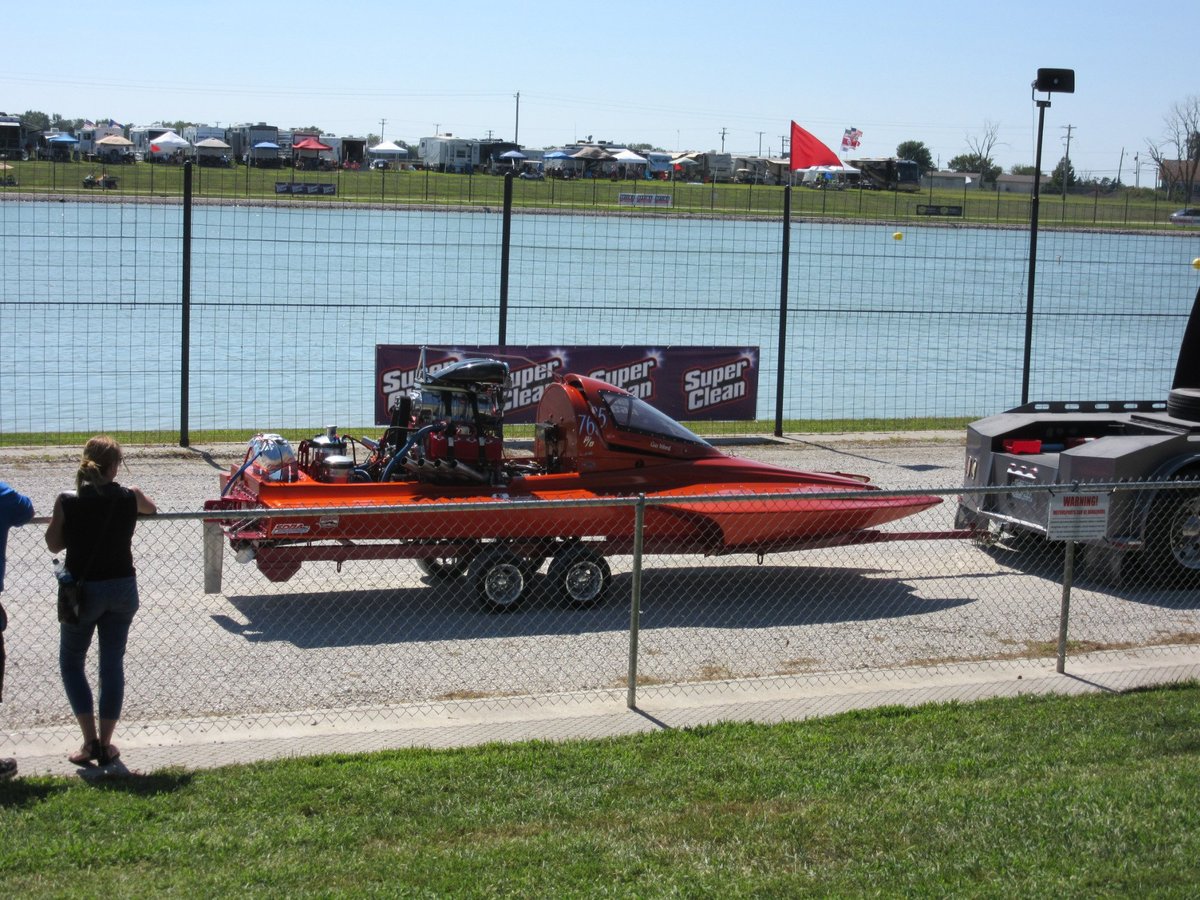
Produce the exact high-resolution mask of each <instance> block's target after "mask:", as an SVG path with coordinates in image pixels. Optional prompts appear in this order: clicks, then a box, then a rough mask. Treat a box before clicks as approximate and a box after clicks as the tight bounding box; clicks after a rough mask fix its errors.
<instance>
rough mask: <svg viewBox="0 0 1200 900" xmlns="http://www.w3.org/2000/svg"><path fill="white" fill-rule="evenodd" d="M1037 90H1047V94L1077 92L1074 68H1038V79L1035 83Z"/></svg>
mask: <svg viewBox="0 0 1200 900" xmlns="http://www.w3.org/2000/svg"><path fill="white" fill-rule="evenodd" d="M1033 89H1034V90H1035V91H1045V92H1046V93H1047V94H1073V93H1075V70H1074V69H1038V73H1037V81H1035V82H1034V83H1033Z"/></svg>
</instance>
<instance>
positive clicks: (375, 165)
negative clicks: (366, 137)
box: [371, 159, 392, 171]
mask: <svg viewBox="0 0 1200 900" xmlns="http://www.w3.org/2000/svg"><path fill="white" fill-rule="evenodd" d="M391 167H392V164H391V163H389V162H388V161H387V160H386V159H373V160H371V168H372V169H379V170H381V171H382V170H384V169H390V168H391Z"/></svg>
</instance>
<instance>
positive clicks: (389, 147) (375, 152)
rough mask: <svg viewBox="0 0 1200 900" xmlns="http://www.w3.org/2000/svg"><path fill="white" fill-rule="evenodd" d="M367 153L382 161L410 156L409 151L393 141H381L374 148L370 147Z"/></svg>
mask: <svg viewBox="0 0 1200 900" xmlns="http://www.w3.org/2000/svg"><path fill="white" fill-rule="evenodd" d="M367 153H369V154H371V156H377V157H379V158H380V159H397V158H399V157H401V156H408V151H407V150H405V149H404V148H403V147H401V146H400V145H399V144H397V143H394V142H392V141H380V142H379V143H378V144H376V145H375V146H374V147H368V148H367Z"/></svg>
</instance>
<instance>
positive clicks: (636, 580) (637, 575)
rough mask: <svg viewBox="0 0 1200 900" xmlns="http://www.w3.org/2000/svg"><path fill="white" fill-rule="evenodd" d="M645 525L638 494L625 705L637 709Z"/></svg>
mask: <svg viewBox="0 0 1200 900" xmlns="http://www.w3.org/2000/svg"><path fill="white" fill-rule="evenodd" d="M645 525H646V495H645V494H638V498H637V504H636V505H635V506H634V508H633V579H632V587H631V589H630V594H631V598H630V601H629V677H628V680H627V686H626V692H625V705H626V706H627V707H628V708H629V709H637V669H638V633H639V630H640V628H641V619H642V542H643V531H644V530H645Z"/></svg>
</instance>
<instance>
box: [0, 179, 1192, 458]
mask: <svg viewBox="0 0 1200 900" xmlns="http://www.w3.org/2000/svg"><path fill="white" fill-rule="evenodd" d="M28 165H38V166H50V165H51V164H50V163H36V164H33V163H31V164H28ZM126 168H128V169H129V173H130V175H133V174H134V173H136V177H137V178H143V177H148V176H153V177H156V178H158V179H159V181H156V182H155V186H154V188H153V190H152V191H148V192H147V193H139V194H135V195H122V196H120V197H119V198H117V197H115V196H114V195H113V194H112V193H108V194H104V192H103V189H100V190H99V191H98V190H97V189H84V188H82V187H81V188H79V189H78V191H79V192H78V193H70V192H67V193H62V192H59V193H53V194H39V193H20V192H18V193H14V194H0V235H2V237H3V240H2V241H0V283H3V284H4V286H5V292H4V296H3V299H2V300H0V333H3V334H4V335H5V338H6V341H7V342H8V345H9V346H10V347H12V348H15V349H14V350H13V352H10V353H7V354H5V356H4V358H3V359H2V360H0V445H7V446H23V445H28V444H44V443H46V442H47V441H48V440H53V439H54V438H55V437H56V436H59V437H61V438H62V439H63V440H65V441H69V442H75V441H76V440H77V439H78V438H80V437H86V436H87V435H89V434H93V433H97V432H102V431H103V432H113V433H117V434H119V435H120V436H121V437H122V439H124V440H125V442H126V443H133V442H147V441H148V442H173V443H187V441H186V440H183V439H182V438H183V437H184V436H187V437H189V438H190V439H192V440H204V439H206V436H208V437H212V439H214V440H222V439H228V438H231V437H238V438H240V437H241V436H242V435H243V434H251V433H254V432H255V431H260V430H266V431H276V432H280V433H284V434H285V435H289V436H298V435H304V434H307V433H311V432H312V431H314V430H316V429H319V428H320V427H322V426H324V425H325V424H328V423H330V422H336V423H338V424H339V425H340V426H342V427H344V428H349V429H362V428H364V427H369V426H372V425H374V424H378V423H376V422H375V415H374V410H373V399H374V389H375V381H376V378H377V373H376V371H375V369H374V366H373V363H374V360H375V349H376V347H377V346H378V345H381V344H384V345H386V344H413V345H421V344H426V345H429V346H433V347H443V348H453V347H457V346H460V345H463V344H490V343H492V342H495V341H497V339H498V338H497V336H498V334H499V333H500V332H501V331H503V333H504V334H505V336H506V337H505V343H506V345H508V346H510V347H511V348H512V352H513V353H514V354H517V355H519V354H520V348H521V347H524V346H526V345H545V346H550V347H565V348H570V347H572V346H594V345H630V344H636V345H639V346H646V347H650V348H655V347H663V348H668V347H672V346H674V347H679V346H699V347H709V346H713V345H734V346H739V347H747V348H755V347H756V348H758V351H757V352H758V363H759V377H758V391H757V410H756V414H755V418H754V420H753V421H747V420H738V421H725V420H722V419H721V418H720V416H719V411H718V414H717V415H718V417H717V418H716V419H713V420H709V421H703V422H700V423H697V430H700V431H702V432H704V433H706V434H714V435H715V434H745V433H746V432H747V431H758V432H762V431H770V430H772V426H775V425H776V424H777V423H778V426H779V428H778V429H777V430H782V431H788V432H791V431H801V430H818V429H815V428H813V427H812V424H813V423H828V424H829V425H831V426H832V425H835V424H836V423H838V422H840V421H845V420H854V421H857V422H861V421H863V420H867V421H869V422H871V423H873V425H874V426H875V427H877V428H892V427H905V428H912V427H939V426H940V425H943V424H945V425H949V424H953V423H954V421H955V420H959V421H961V420H962V419H964V418H975V417H978V416H980V415H985V414H990V413H993V412H996V411H998V410H1002V409H1007V408H1010V407H1012V406H1015V405H1017V403H1018V402H1019V401H1020V400H1021V399H1022V375H1023V368H1024V350H1025V345H1024V334H1025V327H1026V323H1027V298H1026V284H1027V270H1028V251H1029V247H1028V226H1027V223H1026V224H1024V225H1022V224H1021V221H1020V217H1017V218H1018V221H1016V222H1013V223H1009V224H1007V225H1003V226H1002V227H997V226H996V224H995V223H989V224H987V225H986V226H985V225H982V224H980V223H978V222H977V223H974V224H973V225H972V226H971V227H962V226H961V223H953V224H948V223H945V222H942V223H940V224H933V223H930V222H929V221H928V219H927V217H914V218H904V217H903V216H893V214H892V212H891V211H890V210H885V209H880V208H874V207H872V208H871V209H865V208H864V210H863V214H862V218H856V219H855V220H854V221H840V222H839V221H831V220H828V219H825V218H817V217H810V216H809V215H808V214H809V213H810V212H812V211H813V210H812V198H813V197H814V196H815V195H817V194H820V195H822V196H823V195H824V194H826V193H829V194H831V196H832V195H835V194H837V192H815V191H808V190H807V189H804V188H797V189H796V190H795V191H794V192H793V195H792V196H793V197H794V199H795V207H794V209H793V216H792V220H793V224H792V226H791V229H790V241H789V250H788V254H787V262H788V271H789V273H790V275H789V277H788V279H787V280H786V282H785V281H784V279H783V278H782V272H783V268H784V265H783V264H784V252H783V246H782V235H783V232H784V227H783V224H784V223H783V220H782V210H781V209H775V210H773V211H772V212H771V214H770V217H759V216H751V215H742V214H740V213H737V214H735V213H734V212H728V213H726V214H721V215H717V214H715V213H714V212H713V211H712V210H708V211H704V210H702V209H700V208H699V207H693V206H692V205H686V206H685V205H684V203H683V199H682V194H677V196H676V199H678V200H680V203H679V205H677V206H675V207H673V208H672V210H671V211H669V212H667V213H665V214H646V213H642V212H638V211H634V210H625V209H620V208H613V207H596V208H592V207H591V206H586V205H584V206H576V205H566V206H564V205H560V204H559V203H558V200H557V199H556V200H554V202H553V203H552V202H551V199H552V198H550V197H549V196H546V192H547V191H552V190H558V189H561V186H558V187H557V188H556V187H555V186H554V185H552V184H543V183H541V182H523V181H518V182H516V183H515V184H513V185H512V187H513V193H514V206H513V207H512V215H511V221H510V224H511V229H510V230H511V234H510V235H508V236H507V242H506V229H505V228H504V223H505V222H506V221H509V219H508V218H507V217H506V216H505V215H504V213H503V207H502V205H501V204H502V198H501V196H500V194H499V193H495V191H498V190H499V188H500V186H502V183H503V181H504V179H500V178H495V177H492V176H479V177H470V178H468V177H464V176H448V175H436V174H433V173H403V175H404V177H405V178H412V179H416V180H417V181H420V180H422V179H424V178H426V177H428V178H429V179H430V184H431V185H433V184H444V183H446V184H453V185H457V186H458V190H459V193H456V194H454V196H453V197H450V196H447V197H445V198H443V200H444V202H442V201H439V202H437V203H433V202H430V203H425V202H423V201H422V202H417V198H412V197H408V196H407V195H406V197H405V198H404V200H403V202H401V201H400V200H396V201H395V202H392V200H391V199H390V196H391V195H390V194H389V195H388V196H389V201H388V202H387V203H382V204H369V205H368V204H365V203H363V204H355V203H353V202H343V201H344V198H341V199H339V200H338V202H337V203H327V202H323V198H321V197H319V196H313V197H304V198H295V199H294V200H290V201H287V202H279V203H276V202H273V201H266V200H262V199H259V200H256V201H255V202H253V203H246V202H238V200H237V198H236V197H223V198H222V197H219V196H215V195H213V194H212V193H208V192H207V191H208V189H209V188H210V187H211V184H210V183H209V182H208V181H206V180H205V179H210V178H211V177H213V171H214V170H205V169H202V168H198V169H197V170H196V176H197V177H196V192H195V200H196V205H195V207H194V209H193V210H192V214H191V219H190V222H191V235H190V238H191V239H190V242H189V241H185V239H184V237H185V236H184V215H183V213H182V211H181V204H180V185H179V175H180V172H179V168H180V167H172V166H160V165H155V166H149V165H138V166H133V167H126ZM164 171H170V172H172V174H173V176H175V178H174V180H173V181H171V182H170V183H169V184H167V185H166V187H165V188H164V186H163V184H162V183H160V182H161V179H162V178H163V177H165V176H164ZM234 174H236V175H238V176H243V177H268V176H265V175H262V173H259V172H257V171H255V172H253V173H250V172H247V173H245V174H244V175H243V173H242V172H236V173H234ZM303 174H304V177H309V176H310V174H312V173H303ZM334 174H336V173H334ZM381 174H382V175H388V174H391V173H354V175H353V177H364V178H369V177H374V176H375V175H381ZM122 177H126V176H122ZM269 177H277V176H275V175H271V176H269ZM289 177H290V176H289ZM296 177H300V175H297V176H296ZM313 177H317V176H316V175H313ZM339 177H341V178H343V179H347V180H348V179H351V177H352V176H351V175H349V174H346V175H342V176H339ZM394 177H397V178H398V177H400V174H399V173H395V174H394ZM347 183H348V181H347ZM472 183H474V184H475V185H476V186H477V187H476V188H470V187H469V186H470V185H471V184H472ZM22 184H24V181H22ZM414 184H415V182H414ZM206 185H207V186H208V187H206ZM479 185H487V186H489V188H488V189H489V190H490V191H493V193H489V194H488V195H487V197H486V199H485V200H484V202H477V201H478V192H479V191H481V190H482V187H479ZM742 187H745V186H730V185H716V186H713V185H702V186H689V185H667V186H665V188H663V189H666V188H670V190H672V191H682V190H683V189H684V188H687V189H688V190H689V191H691V190H694V191H700V192H703V193H705V194H708V195H712V196H715V197H717V198H718V200H721V198H723V197H727V196H728V195H729V192H730V191H732V190H733V189H734V188H738V189H739V190H740V189H741V188H742ZM448 189H449V188H447V190H448ZM594 189H595V190H596V191H597V192H602V191H610V190H612V186H610V185H608V184H599V185H596V186H595V188H594ZM18 190H19V189H18ZM431 190H432V188H431ZM464 190H465V191H466V192H467V193H466V194H465V195H464V194H462V191H464ZM754 190H755V191H758V192H759V193H762V194H764V195H765V194H766V193H767V192H768V191H770V193H771V195H772V196H775V197H776V198H778V197H779V196H780V192H781V190H782V189H768V188H764V187H761V186H759V187H755V188H754ZM865 193H866V194H868V195H871V197H872V200H873V201H874V200H878V201H879V202H881V203H882V202H884V201H885V200H886V202H887V203H901V204H907V203H910V202H911V201H912V199H913V198H911V197H907V196H906V197H903V198H900V197H895V196H892V195H887V196H886V197H875V196H874V195H875V194H879V193H881V192H865ZM555 197H557V198H558V199H561V197H559V195H555ZM102 199H103V200H105V201H107V202H100V201H101V200H102ZM410 201H411V202H410ZM697 202H698V201H697ZM721 202H723V201H721ZM823 202H824V201H823ZM1021 202H1022V203H1024V202H1025V201H1021ZM690 203H691V201H689V204H690ZM1046 224H1047V226H1049V224H1050V223H1046ZM1040 240H1041V249H1040V251H1039V257H1038V258H1039V269H1038V280H1037V291H1036V303H1035V304H1034V308H1033V312H1032V316H1031V317H1029V319H1028V321H1029V322H1030V325H1031V329H1030V333H1031V345H1030V347H1029V361H1030V378H1029V381H1030V399H1052V400H1074V399H1087V398H1092V399H1096V398H1114V397H1118V398H1123V399H1138V400H1142V399H1156V398H1159V397H1161V396H1162V395H1163V394H1164V393H1165V392H1166V389H1167V386H1168V384H1169V379H1170V372H1171V369H1172V366H1173V363H1174V359H1175V356H1176V353H1177V349H1178V335H1179V333H1180V331H1181V330H1182V326H1183V323H1184V322H1185V320H1186V317H1187V309H1188V303H1189V301H1190V298H1191V297H1192V296H1193V295H1194V294H1195V270H1194V269H1193V268H1192V266H1191V263H1192V261H1193V260H1194V259H1196V258H1198V257H1200V232H1197V231H1195V230H1179V229H1177V230H1175V231H1172V232H1168V233H1136V234H1135V233H1129V232H1118V231H1097V230H1082V229H1076V230H1067V229H1051V228H1050V227H1047V228H1045V229H1044V230H1043V232H1042V234H1041V239H1040ZM502 282H503V285H504V292H506V293H505V296H506V300H507V303H506V304H505V305H504V313H503V317H502V314H501V301H500V297H501V294H502ZM502 318H503V321H502ZM785 324H786V327H785ZM66 348H70V350H69V352H68V351H67V349H66ZM100 372H103V373H104V378H99V377H96V376H97V373H100ZM214 436H215V437H214Z"/></svg>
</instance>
